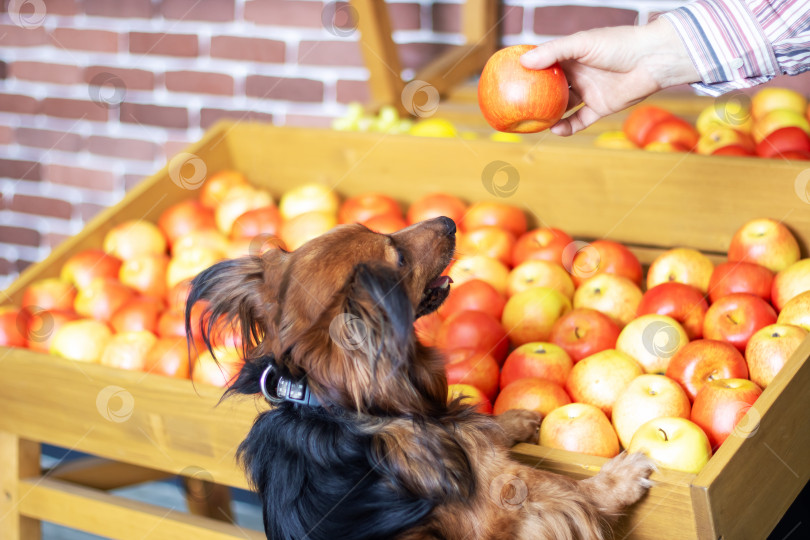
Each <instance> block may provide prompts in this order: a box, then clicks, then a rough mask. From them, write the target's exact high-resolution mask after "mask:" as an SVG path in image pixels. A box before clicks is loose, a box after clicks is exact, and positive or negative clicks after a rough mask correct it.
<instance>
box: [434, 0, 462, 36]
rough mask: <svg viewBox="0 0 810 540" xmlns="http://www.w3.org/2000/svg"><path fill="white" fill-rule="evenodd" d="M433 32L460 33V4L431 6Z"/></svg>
mask: <svg viewBox="0 0 810 540" xmlns="http://www.w3.org/2000/svg"><path fill="white" fill-rule="evenodd" d="M432 7H433V30H434V31H435V32H461V5H460V4H433V6H432Z"/></svg>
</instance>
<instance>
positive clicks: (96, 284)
mask: <svg viewBox="0 0 810 540" xmlns="http://www.w3.org/2000/svg"><path fill="white" fill-rule="evenodd" d="M134 297H135V291H133V290H132V289H130V288H129V287H127V286H126V285H124V284H123V283H121V282H120V281H118V280H117V279H109V278H107V279H104V278H95V279H94V280H93V281H92V282H90V285H88V286H87V287H86V288H84V289H82V290H80V291H79V294H77V295H76V301H75V302H74V307H75V309H76V313H78V314H79V315H81V316H83V317H92V318H94V319H96V320H99V321H109V320H110V317H112V316H113V313H115V312H116V311H118V309H119V308H120V307H121V306H123V305H124V304H126V303H127V302H129V301H130V300H131V299H132V298H134Z"/></svg>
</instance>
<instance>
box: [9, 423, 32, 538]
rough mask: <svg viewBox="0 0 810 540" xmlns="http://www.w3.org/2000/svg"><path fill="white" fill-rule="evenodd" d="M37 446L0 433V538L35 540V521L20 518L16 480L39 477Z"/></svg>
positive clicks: (18, 481)
mask: <svg viewBox="0 0 810 540" xmlns="http://www.w3.org/2000/svg"><path fill="white" fill-rule="evenodd" d="M39 450H40V445H39V443H35V442H32V441H27V440H24V439H20V438H19V437H18V436H17V435H15V434H13V433H9V432H7V431H0V538H2V539H3V540H38V539H39V537H40V530H39V520H37V519H33V518H31V517H26V516H23V515H22V513H21V511H20V508H21V502H22V501H21V500H20V496H19V484H20V478H22V477H27V476H37V475H39Z"/></svg>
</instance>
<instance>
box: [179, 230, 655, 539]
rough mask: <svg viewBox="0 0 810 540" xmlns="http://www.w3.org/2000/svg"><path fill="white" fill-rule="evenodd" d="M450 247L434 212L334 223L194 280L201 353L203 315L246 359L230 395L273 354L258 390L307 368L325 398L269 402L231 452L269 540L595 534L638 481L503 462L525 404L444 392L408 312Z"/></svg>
mask: <svg viewBox="0 0 810 540" xmlns="http://www.w3.org/2000/svg"><path fill="white" fill-rule="evenodd" d="M454 247H455V226H454V225H453V223H452V221H451V220H449V219H447V218H436V219H433V220H430V221H425V222H422V223H419V224H416V225H413V226H411V227H408V228H406V229H403V230H401V231H399V232H397V233H394V234H391V235H383V234H378V233H374V232H372V231H370V230H368V229H367V228H365V227H363V226H361V225H356V224H355V225H344V226H340V227H337V228H335V229H334V230H332V231H331V232H329V233H326V234H324V235H322V236H320V237H318V238H316V239H314V240H312V241H310V242H308V243H307V244H305V245H303V246H302V247H300V248H299V249H297V250H296V251H295V252H292V253H288V252H285V251H283V250H278V249H275V250H271V251H268V252H266V253H264V254H263V255H262V256H261V257H248V258H242V259H237V260H230V261H225V262H222V263H219V264H217V265H215V266H213V267H211V268H209V269H208V270H206V271H204V272H202V273H201V274H200V275H199V276H197V278H196V279H195V280H194V282H193V285H192V289H191V293H190V296H189V299H188V303H187V316H186V324H187V329H189V330H190V327H188V325H189V324H190V323H189V315H190V311H191V308H192V306H193V305H194V304H195V303H196V302H198V301H205V302H207V307H206V311H207V314H206V317H204V318H203V320H206V321H208V322H207V324H206V325H203V326H204V328H203V331H204V332H203V333H204V335H205V336H206V338H205V339H206V343H207V344H208V346H209V348H210V343H208V341H209V338H210V337H211V334H212V332H213V330H214V328H215V324H221V322H222V321H229V322H231V323H233V324H234V325H235V327H237V328H239V329H240V331H241V336H242V342H243V349H244V350H243V353H244V355H245V358H246V362H245V365H244V367H243V368H242V371H241V372H240V374H239V376H238V378H237V380H236V381H235V382H234V383H233V385H232V387H231V388H230V390H229V391H228V393H229V394H230V393H241V394H257V393H259V392H260V387H259V377H260V375H261V373H262V371H263V370H264V369H265V367H266V366H268V365H272V366H273V367H274V372H273V373H274V374H273V375H271V377H270V379H269V381H268V385H267V387H268V389H270V390H271V391H273V389H274V388H275V382H276V381H277V380H278V379H277V377H278V376H281V375H283V376H287V377H292V378H301V377H306V380H307V381H308V383H309V386H310V388H311V390H312V392H313V393H314V394H315V395H316V396H317V398H318V399H319V400H320V403H321V404H322V406H320V407H313V406H308V405H297V404H293V403H290V402H286V401H280V400H279V401H278V402H277V403H274V405H275V406H274V407H273V408H272V409H270V410H268V411H266V412H263V413H261V414H260V415H259V416H258V418H257V419H256V421H255V423H254V425H253V428H252V429H251V431H250V433H249V434H248V437H247V439H246V440H245V441H244V442H243V443H242V445H241V446H240V447H239V453H238V455H239V458H240V459H241V462H242V463H243V464H244V466H245V468H246V470H247V473H248V476H249V479H250V481H251V483H252V485H253V486H254V487H255V489H256V491H257V492H258V494H259V496H260V498H261V500H262V503H263V512H264V526H265V531H266V534H267V536H268V538H273V539H275V540H282V539H296V540H301V539H303V538H309V539H328V540H333V539H337V538H358V539H372V538H401V539H417V538H418V539H423V538H436V539H439V538H442V539H452V538H458V539H468V540H473V539H485V538H486V539H500V538H504V539H506V538H508V539H515V538H547V539H557V540H559V539H566V538H583V539H590V538H603V537H604V536H606V535H609V534H610V533H609V531H610V527H611V525H612V524H613V522H614V521H615V519H616V518H617V517H618V516H619V515H620V514H621V513H622V512H623V510H624V509H625V508H626V507H627V506H628V505H631V504H633V503H634V502H636V501H637V500H638V499H639V498H640V497H641V496H642V495H643V494H644V492H645V491H646V488H647V487H648V485H649V481H648V480H647V477H648V476H649V473H650V471H651V470H652V465H651V462H650V461H649V460H648V459H647V458H646V457H644V456H642V455H640V454H636V455H627V454H622V455H620V456H618V457H617V458H614V459H613V460H612V461H610V462H608V463H607V464H606V465H605V466H604V467H603V468H602V470H601V472H600V473H599V474H597V475H596V476H595V477H593V478H589V479H587V480H583V481H579V482H577V481H575V480H573V479H570V478H567V477H563V476H559V475H555V474H551V473H548V472H544V471H540V470H536V469H533V468H530V467H528V466H525V465H521V464H518V463H517V462H515V461H512V460H511V459H510V458H509V454H508V447H509V446H511V445H512V444H514V443H515V442H518V441H525V440H531V439H532V438H533V437H535V436H536V432H537V427H538V424H539V421H540V418H539V417H538V415H536V414H535V413H532V412H529V411H510V412H508V413H506V414H503V415H501V416H499V417H495V418H493V417H490V416H485V415H482V414H479V413H477V412H475V411H474V409H473V408H471V407H470V406H468V405H465V404H462V403H460V402H459V401H458V400H455V401H452V402H450V403H448V402H447V382H446V379H445V376H444V368H443V362H442V360H441V358H440V356H439V354H438V353H437V352H436V351H435V350H433V349H431V348H428V347H424V346H423V345H421V344H420V343H419V342H418V341H417V339H416V338H415V335H414V332H413V323H414V320H415V319H416V318H417V317H419V316H421V315H424V314H427V313H430V312H431V311H433V310H435V309H436V308H438V306H439V305H440V304H441V302H442V301H443V300H444V299H445V297H446V296H447V293H448V292H449V289H448V288H438V287H435V284H436V283H437V281H435V280H436V278H438V277H439V276H440V274H441V272H442V270H443V269H444V268H445V267H446V265H447V264H448V262H449V261H450V260H451V257H452V254H453V250H454ZM439 283H440V282H439ZM431 284H433V285H434V286H433V287H431V286H430V285H431Z"/></svg>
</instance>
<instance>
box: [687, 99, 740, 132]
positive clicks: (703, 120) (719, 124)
mask: <svg viewBox="0 0 810 540" xmlns="http://www.w3.org/2000/svg"><path fill="white" fill-rule="evenodd" d="M752 122H753V119H752V117H751V107H750V105H749V104H748V103H745V102H744V101H743V100H742V99H740V100H734V99H731V100H727V101H722V100H717V101H715V102H714V103H713V104H712V105H709V106H708V107H706V108H705V109H703V110H702V111H701V112H700V114H699V115H698V117H697V120H696V121H695V127H696V128H697V130H698V133H700V134H701V135H703V134H705V133H709V132H710V131H712V130H714V129H715V128H731V129H734V130H737V131H741V132H743V133H750V132H751V126H752Z"/></svg>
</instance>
